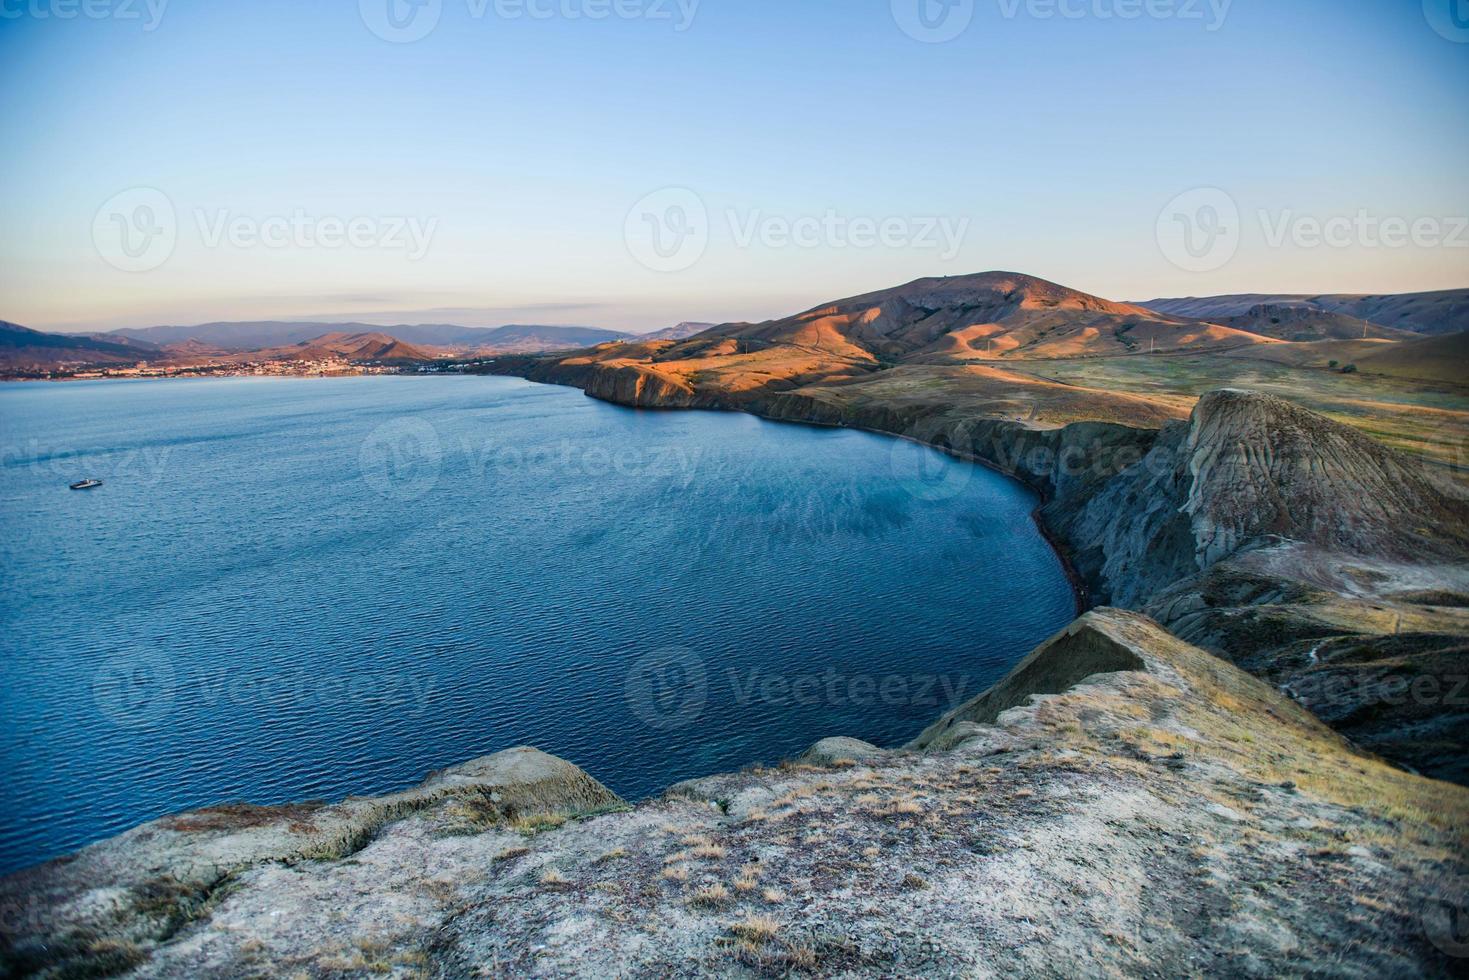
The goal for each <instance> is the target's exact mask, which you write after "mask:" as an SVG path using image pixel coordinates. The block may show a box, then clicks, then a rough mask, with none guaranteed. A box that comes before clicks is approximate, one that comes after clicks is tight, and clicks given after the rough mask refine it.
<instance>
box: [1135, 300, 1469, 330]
mask: <svg viewBox="0 0 1469 980" xmlns="http://www.w3.org/2000/svg"><path fill="white" fill-rule="evenodd" d="M1262 304H1268V305H1272V306H1310V307H1314V308H1316V309H1319V310H1324V311H1326V312H1328V313H1344V314H1346V315H1347V316H1352V317H1356V318H1357V319H1359V320H1367V321H1368V322H1370V323H1375V324H1378V325H1379V326H1384V327H1396V328H1397V329H1400V330H1411V331H1413V332H1414V333H1422V334H1445V333H1458V332H1460V331H1463V330H1469V289H1444V290H1439V291H1437V292H1431V293H1388V294H1383V293H1375V294H1366V293H1322V294H1318V295H1315V296H1312V295H1309V294H1304V293H1302V294H1295V295H1291V294H1280V295H1269V294H1264V293H1237V294H1233V295H1228V296H1185V297H1181V298H1176V299H1150V300H1148V301H1147V302H1145V303H1139V304H1138V305H1139V306H1146V307H1147V308H1148V309H1150V310H1157V311H1158V312H1159V313H1171V314H1173V315H1174V316H1191V317H1196V318H1198V319H1201V320H1210V319H1217V318H1219V317H1230V316H1242V315H1244V314H1245V313H1248V312H1249V310H1250V308H1251V307H1255V306H1260V305H1262Z"/></svg>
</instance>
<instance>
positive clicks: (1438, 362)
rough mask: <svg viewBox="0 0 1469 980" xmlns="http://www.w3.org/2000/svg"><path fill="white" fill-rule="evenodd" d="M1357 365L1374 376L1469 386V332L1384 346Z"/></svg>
mask: <svg viewBox="0 0 1469 980" xmlns="http://www.w3.org/2000/svg"><path fill="white" fill-rule="evenodd" d="M1355 363H1356V365H1357V369H1358V370H1360V371H1366V372H1369V373H1371V374H1389V375H1393V376H1394V377H1399V378H1421V379H1425V380H1429V381H1447V382H1449V383H1450V384H1456V385H1469V331H1466V332H1464V333H1451V334H1445V335H1443V336H1440V337H1423V338H1421V339H1418V340H1409V341H1405V342H1403V343H1401V344H1393V345H1391V346H1384V347H1383V348H1381V349H1380V350H1374V351H1372V352H1371V353H1368V354H1363V355H1362V356H1361V357H1358V358H1357V359H1356V361H1355Z"/></svg>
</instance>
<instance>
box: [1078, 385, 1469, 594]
mask: <svg viewBox="0 0 1469 980" xmlns="http://www.w3.org/2000/svg"><path fill="white" fill-rule="evenodd" d="M1051 513H1053V514H1055V515H1056V519H1057V522H1058V527H1059V528H1060V530H1061V531H1062V532H1063V534H1064V536H1065V537H1066V538H1068V539H1069V540H1071V541H1073V542H1074V544H1075V546H1076V547H1077V549H1078V550H1079V551H1081V552H1083V553H1084V554H1086V555H1088V556H1089V557H1088V558H1087V559H1086V560H1087V561H1088V562H1089V563H1091V564H1093V565H1097V566H1098V567H1097V571H1096V580H1097V581H1098V583H1099V584H1100V585H1101V587H1102V590H1103V594H1104V598H1105V599H1107V600H1108V601H1113V602H1117V603H1119V604H1121V605H1126V606H1135V605H1140V604H1142V603H1143V602H1145V601H1146V600H1147V599H1149V598H1150V597H1151V596H1153V595H1155V594H1157V593H1158V592H1160V591H1162V590H1163V589H1165V588H1167V587H1169V586H1171V585H1173V584H1174V583H1176V582H1178V581H1179V580H1180V579H1184V578H1187V577H1189V576H1191V575H1195V574H1198V573H1200V572H1203V571H1205V570H1206V569H1208V568H1210V567H1212V566H1213V565H1215V564H1216V563H1218V562H1220V561H1222V560H1224V559H1226V558H1228V557H1230V556H1231V555H1234V554H1237V553H1238V552H1240V551H1241V550H1243V549H1246V548H1248V547H1253V546H1255V545H1258V544H1259V543H1261V542H1263V541H1265V540H1267V539H1289V540H1291V541H1293V542H1297V543H1300V544H1306V545H1313V546H1315V547H1316V548H1318V549H1324V550H1327V551H1335V552H1340V553H1342V555H1344V556H1359V557H1370V558H1372V559H1375V560H1382V559H1386V560H1396V561H1400V562H1402V561H1406V562H1422V561H1424V560H1439V561H1443V562H1446V563H1447V562H1452V561H1455V560H1457V559H1461V558H1463V557H1464V556H1465V555H1469V502H1466V501H1465V500H1463V499H1462V498H1459V497H1456V496H1455V495H1454V494H1453V492H1452V491H1451V490H1449V489H1448V488H1447V487H1444V486H1441V485H1439V484H1438V483H1436V482H1435V481H1434V480H1433V479H1431V478H1430V477H1429V476H1428V474H1427V473H1426V472H1425V470H1424V467H1423V466H1422V465H1421V464H1418V463H1415V462H1411V461H1409V460H1407V459H1405V458H1404V457H1403V456H1401V455H1400V454H1398V453H1396V452H1393V451H1392V450H1390V449H1388V448H1387V447H1385V446H1382V445H1380V444H1378V443H1376V442H1373V441H1372V440H1371V439H1369V438H1368V437H1367V436H1365V435H1363V434H1361V433H1360V432H1358V431H1356V430H1355V429H1350V428H1348V427H1346V426H1344V425H1341V424H1339V423H1336V422H1332V421H1331V420H1329V419H1326V418H1323V417H1322V416H1319V415H1316V414H1315V413H1313V412H1309V411H1306V410H1305V409H1302V408H1299V407H1298V406H1295V405H1292V404H1290V403H1289V402H1287V401H1285V400H1283V399H1281V398H1276V397H1274V396H1272V395H1263V394H1259V393H1256V392H1250V391H1239V390H1233V389H1223V390H1220V391H1214V392H1210V393H1209V394H1206V395H1204V396H1203V397H1202V398H1200V399H1199V403H1198V405H1197V407H1196V408H1195V409H1194V412H1193V415H1192V417H1191V418H1190V420H1189V422H1188V423H1187V424H1184V423H1174V424H1170V425H1168V426H1166V427H1164V429H1163V431H1162V432H1161V433H1160V434H1159V436H1158V439H1157V442H1156V443H1155V444H1154V446H1153V447H1152V449H1151V451H1150V452H1149V453H1148V455H1147V456H1146V457H1145V458H1144V459H1143V460H1142V461H1141V462H1139V463H1138V464H1137V465H1135V466H1133V467H1130V468H1128V469H1126V470H1124V471H1123V472H1121V473H1118V474H1117V475H1116V477H1114V478H1113V479H1111V480H1109V481H1107V483H1106V484H1105V485H1104V486H1103V487H1102V488H1101V489H1100V491H1099V492H1098V493H1096V494H1095V495H1094V496H1093V497H1092V498H1091V499H1089V500H1087V501H1086V502H1085V503H1084V505H1083V506H1082V507H1080V508H1079V509H1078V510H1074V511H1072V512H1071V513H1070V514H1068V513H1066V512H1065V511H1064V510H1063V509H1060V508H1058V509H1056V510H1053V511H1052V512H1051Z"/></svg>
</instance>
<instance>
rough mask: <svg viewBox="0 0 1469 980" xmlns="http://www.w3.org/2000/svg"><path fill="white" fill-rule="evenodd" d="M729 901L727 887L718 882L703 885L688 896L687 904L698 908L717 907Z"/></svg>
mask: <svg viewBox="0 0 1469 980" xmlns="http://www.w3.org/2000/svg"><path fill="white" fill-rule="evenodd" d="M728 901H729V889H728V888H725V887H724V886H723V885H721V884H719V883H718V882H716V883H714V884H712V885H705V886H704V887H703V888H700V889H699V890H698V891H696V892H694V893H693V894H692V895H690V896H689V904H690V905H694V906H697V907H700V908H718V907H719V906H721V905H723V904H724V903H725V902H728Z"/></svg>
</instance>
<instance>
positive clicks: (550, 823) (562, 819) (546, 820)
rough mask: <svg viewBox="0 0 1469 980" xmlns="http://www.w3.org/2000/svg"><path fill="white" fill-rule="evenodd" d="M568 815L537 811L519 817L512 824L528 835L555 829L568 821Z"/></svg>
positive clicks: (531, 835)
mask: <svg viewBox="0 0 1469 980" xmlns="http://www.w3.org/2000/svg"><path fill="white" fill-rule="evenodd" d="M567 819H568V818H567V816H566V815H565V814H561V813H537V814H535V815H534V816H529V817H518V818H516V820H515V822H514V823H512V824H511V825H510V826H511V827H513V828H514V829H515V830H517V831H519V832H520V833H522V834H524V835H525V836H527V837H534V836H535V835H536V834H540V833H544V832H545V831H548V830H555V829H556V828H558V827H560V826H562V825H563V824H565V823H566V821H567Z"/></svg>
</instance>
